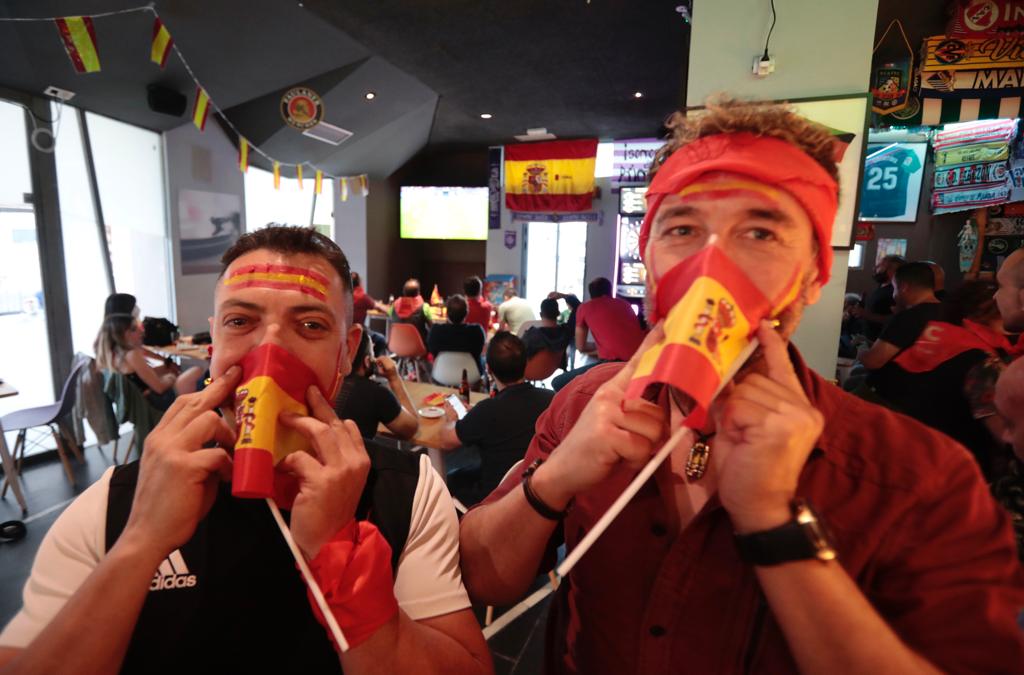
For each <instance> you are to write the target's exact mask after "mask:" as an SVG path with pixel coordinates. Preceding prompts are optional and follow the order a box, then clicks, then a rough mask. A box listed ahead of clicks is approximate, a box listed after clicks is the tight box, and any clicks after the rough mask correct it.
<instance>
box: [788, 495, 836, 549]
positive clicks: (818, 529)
mask: <svg viewBox="0 0 1024 675" xmlns="http://www.w3.org/2000/svg"><path fill="white" fill-rule="evenodd" d="M793 510H794V512H795V513H794V516H795V517H796V522H797V523H799V524H800V527H801V528H802V529H803V531H804V534H806V535H807V540H808V541H809V542H810V543H811V545H812V546H813V547H814V557H816V558H817V559H818V560H823V561H828V560H835V559H836V547H835V543H834V542H835V540H834V539H833V538H832V534H831V533H830V532H829V531H828V529H826V528H825V524H824V523H823V522H822V521H821V518H819V517H818V513H817V511H815V510H814V507H813V506H811V505H810V504H808V503H807V502H806V501H804V500H802V499H799V500H797V501H796V502H795V503H794V505H793Z"/></svg>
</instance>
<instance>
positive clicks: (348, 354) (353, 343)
mask: <svg viewBox="0 0 1024 675" xmlns="http://www.w3.org/2000/svg"><path fill="white" fill-rule="evenodd" d="M362 339H363V327H362V326H360V325H358V324H356V325H353V326H350V327H349V329H348V333H347V334H346V335H345V354H344V357H343V358H342V359H341V363H339V364H338V372H339V373H340V374H341V376H342V377H345V376H346V375H348V374H349V373H350V372H351V371H352V355H353V354H355V353H356V350H357V349H359V341H360V340H362ZM370 349H373V345H372V344H371V345H370Z"/></svg>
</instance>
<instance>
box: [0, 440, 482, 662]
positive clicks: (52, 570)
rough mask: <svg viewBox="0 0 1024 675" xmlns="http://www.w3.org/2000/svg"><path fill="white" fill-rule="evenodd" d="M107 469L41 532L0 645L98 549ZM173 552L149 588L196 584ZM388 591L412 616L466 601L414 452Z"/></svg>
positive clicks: (445, 503)
mask: <svg viewBox="0 0 1024 675" xmlns="http://www.w3.org/2000/svg"><path fill="white" fill-rule="evenodd" d="M112 473H113V468H110V469H108V470H107V471H106V472H105V473H104V474H103V476H101V477H100V479H99V480H98V481H96V483H94V484H93V485H92V486H91V487H89V489H88V490H86V491H85V492H83V493H82V494H81V495H80V496H79V497H78V498H77V499H76V500H75V501H74V502H72V503H71V505H70V506H68V508H67V509H66V510H65V511H64V513H62V514H61V516H60V517H59V518H58V519H57V521H56V522H55V523H54V524H53V527H51V528H50V531H49V532H47V533H46V537H45V538H44V539H43V543H42V544H41V545H40V547H39V551H38V553H37V554H36V559H35V562H34V563H33V565H32V573H31V575H30V576H29V579H28V582H26V584H25V590H24V593H23V605H22V608H21V611H20V612H18V614H17V615H16V616H15V617H14V618H13V619H11V622H10V623H9V624H7V627H6V628H4V630H3V632H2V633H0V647H15V648H23V647H26V646H28V644H29V643H30V642H32V640H33V639H34V638H35V637H36V636H37V635H38V634H39V633H40V632H41V631H42V630H43V628H45V627H46V625H47V624H48V623H49V622H50V621H51V620H52V619H53V618H54V617H55V616H56V615H57V613H58V612H59V611H60V610H61V608H62V607H63V606H64V603H65V602H67V600H68V598H70V597H71V596H72V595H73V594H74V593H75V591H76V590H78V587H79V586H81V585H82V583H83V582H84V581H85V579H86V577H88V576H89V574H91V573H92V571H93V569H95V568H96V566H97V565H99V563H100V560H102V559H103V557H104V556H105V555H106V547H105V545H104V542H105V541H106V531H105V530H106V511H107V495H108V488H109V484H110V476H111V474H112ZM202 583H203V579H202V578H201V577H200V576H199V575H196V574H193V573H192V572H190V571H189V567H188V561H187V560H186V559H185V558H184V557H183V556H182V554H181V551H180V550H175V551H173V552H172V553H171V554H170V555H168V556H167V558H166V559H165V560H164V561H163V562H162V563H161V564H160V566H159V568H158V569H157V570H156V573H155V574H154V576H153V581H152V583H151V584H150V587H149V590H150V592H151V593H154V592H161V593H167V592H170V593H173V592H174V591H175V590H176V589H179V588H190V587H194V586H197V585H201V584H202ZM395 597H396V598H397V599H398V604H399V606H400V607H401V608H402V609H403V610H404V611H405V613H406V614H408V615H409V618H411V619H413V620H421V619H429V618H431V617H434V616H440V615H443V614H449V613H451V612H456V611H459V610H461V609H466V608H468V607H469V606H470V602H469V596H468V595H467V593H466V588H465V586H463V584H462V572H461V571H460V569H459V524H458V520H457V518H456V516H455V508H454V506H453V505H452V499H451V496H450V495H449V494H448V490H447V489H446V488H445V485H444V482H443V481H442V480H441V477H440V476H439V475H438V474H437V472H435V471H434V469H433V468H432V467H431V464H430V460H429V459H428V458H427V456H426V455H424V456H422V457H421V458H420V465H419V479H418V481H417V484H416V493H415V496H414V497H413V505H412V514H411V518H410V522H409V537H408V539H407V540H406V546H405V549H404V550H403V551H402V555H401V558H400V559H399V565H398V573H397V575H396V578H395Z"/></svg>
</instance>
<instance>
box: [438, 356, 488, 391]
mask: <svg viewBox="0 0 1024 675" xmlns="http://www.w3.org/2000/svg"><path fill="white" fill-rule="evenodd" d="M463 369H465V371H466V378H467V379H468V380H469V383H470V384H476V383H477V382H479V381H480V366H478V365H477V362H476V359H474V358H473V355H472V354H469V353H467V352H438V354H437V356H436V357H434V368H433V370H432V371H431V372H430V376H431V377H432V378H434V381H435V382H437V383H438V384H443V385H445V386H447V387H457V386H459V385H460V384H462V371H463Z"/></svg>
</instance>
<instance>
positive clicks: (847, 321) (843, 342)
mask: <svg viewBox="0 0 1024 675" xmlns="http://www.w3.org/2000/svg"><path fill="white" fill-rule="evenodd" d="M863 317H864V301H863V300H861V297H860V295H859V294H857V293H847V294H846V296H845V297H844V298H843V322H842V325H841V327H840V329H839V356H840V357H841V358H846V359H855V358H857V345H858V344H859V343H861V342H863V341H864V340H866V339H867V338H866V337H865V334H866V332H867V325H866V324H865V322H864V318H863Z"/></svg>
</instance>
